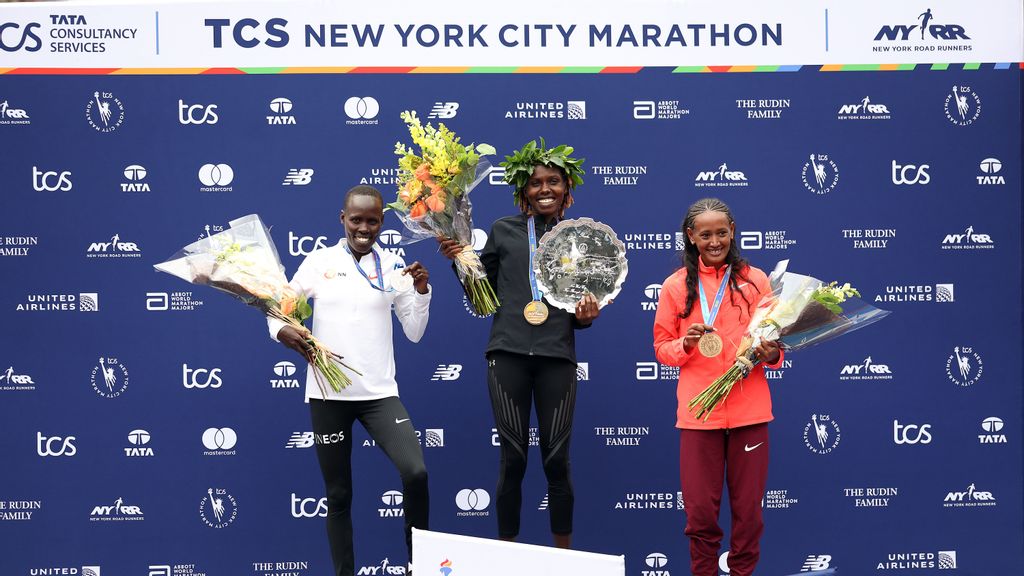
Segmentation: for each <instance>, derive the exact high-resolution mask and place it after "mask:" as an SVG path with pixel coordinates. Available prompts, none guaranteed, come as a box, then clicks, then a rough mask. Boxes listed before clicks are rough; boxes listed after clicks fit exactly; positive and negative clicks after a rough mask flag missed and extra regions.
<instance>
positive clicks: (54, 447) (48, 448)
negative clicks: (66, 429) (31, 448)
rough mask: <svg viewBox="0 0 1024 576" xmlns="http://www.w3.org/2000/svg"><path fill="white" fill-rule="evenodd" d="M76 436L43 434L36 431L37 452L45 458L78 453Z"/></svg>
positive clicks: (69, 455)
mask: <svg viewBox="0 0 1024 576" xmlns="http://www.w3.org/2000/svg"><path fill="white" fill-rule="evenodd" d="M75 440H76V438H75V437H74V436H43V433H42V432H36V454H39V455H40V456H42V457H43V458H46V457H48V456H68V457H71V456H74V455H75V454H78V447H77V446H75Z"/></svg>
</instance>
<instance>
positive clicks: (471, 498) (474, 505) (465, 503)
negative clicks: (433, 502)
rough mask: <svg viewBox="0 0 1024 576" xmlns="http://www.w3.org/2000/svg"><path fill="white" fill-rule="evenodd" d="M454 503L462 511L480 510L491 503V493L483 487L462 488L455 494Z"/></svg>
mask: <svg viewBox="0 0 1024 576" xmlns="http://www.w3.org/2000/svg"><path fill="white" fill-rule="evenodd" d="M455 505H456V506H458V507H459V510H462V511H463V512H480V511H482V510H486V509H487V507H488V506H490V505H491V495H490V494H488V493H487V490H484V489H483V488H477V489H475V490H470V489H469V488H464V489H462V490H459V493H458V494H456V495H455Z"/></svg>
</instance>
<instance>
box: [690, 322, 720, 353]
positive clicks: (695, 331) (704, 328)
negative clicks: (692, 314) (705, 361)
mask: <svg viewBox="0 0 1024 576" xmlns="http://www.w3.org/2000/svg"><path fill="white" fill-rule="evenodd" d="M708 331H714V328H712V327H711V326H708V325H707V324H700V323H696V324H690V327H689V328H687V329H686V336H683V352H686V353H687V354H689V353H690V352H692V351H693V347H694V346H696V345H697V341H698V340H700V337H701V336H703V335H704V333H705V332H708Z"/></svg>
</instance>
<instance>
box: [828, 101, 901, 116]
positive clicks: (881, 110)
mask: <svg viewBox="0 0 1024 576" xmlns="http://www.w3.org/2000/svg"><path fill="white" fill-rule="evenodd" d="M836 117H837V119H839V120H888V119H890V118H891V117H892V116H891V115H890V114H889V107H888V106H886V105H885V104H872V103H871V97H870V96H865V97H864V98H863V99H862V100H861V101H860V104H844V105H842V106H840V107H839V112H838V113H837V115H836Z"/></svg>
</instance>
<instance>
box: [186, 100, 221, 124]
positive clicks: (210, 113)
mask: <svg viewBox="0 0 1024 576" xmlns="http://www.w3.org/2000/svg"><path fill="white" fill-rule="evenodd" d="M218 120H220V117H219V116H217V105H216V104H208V105H203V104H185V101H184V100H178V122H179V123H181V124H216V123H217V121H218Z"/></svg>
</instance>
